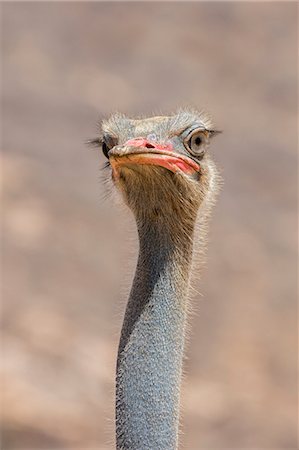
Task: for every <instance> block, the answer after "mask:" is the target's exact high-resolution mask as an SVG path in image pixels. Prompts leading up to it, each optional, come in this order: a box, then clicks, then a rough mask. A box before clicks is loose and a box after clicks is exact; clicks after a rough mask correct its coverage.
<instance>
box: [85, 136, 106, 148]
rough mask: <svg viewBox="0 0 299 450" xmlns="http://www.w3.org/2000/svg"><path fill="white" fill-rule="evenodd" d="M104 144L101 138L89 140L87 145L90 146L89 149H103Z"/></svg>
mask: <svg viewBox="0 0 299 450" xmlns="http://www.w3.org/2000/svg"><path fill="white" fill-rule="evenodd" d="M102 143H103V142H102V140H101V139H99V138H94V139H88V140H87V141H86V145H88V146H89V147H101V145H102Z"/></svg>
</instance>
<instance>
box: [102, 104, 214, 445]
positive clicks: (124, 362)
mask: <svg viewBox="0 0 299 450" xmlns="http://www.w3.org/2000/svg"><path fill="white" fill-rule="evenodd" d="M217 133H218V132H217V131H215V129H214V128H213V126H212V123H211V120H210V118H209V117H208V116H207V115H206V114H204V113H198V112H196V111H189V110H180V111H178V113H176V114H175V115H173V116H169V117H168V116H167V117H166V116H158V117H151V118H146V119H138V120H133V119H129V118H127V117H125V116H123V115H119V114H117V115H114V116H112V117H111V118H110V119H109V120H106V121H104V122H103V123H102V136H101V139H98V140H97V142H98V143H100V144H101V145H102V150H103V153H104V155H105V157H106V158H107V159H108V163H107V165H106V166H107V168H108V169H109V177H110V172H111V175H112V180H113V182H114V185H115V186H116V188H117V190H119V191H120V193H121V194H122V197H123V199H124V202H125V203H126V204H127V205H128V206H129V208H130V209H131V210H132V212H133V214H134V216H135V219H136V224H137V230H138V236H139V256H138V262H137V268H136V273H135V277H134V281H133V286H132V289H131V293H130V296H129V300H128V304H127V308H126V312H125V317H124V322H123V327H122V332H121V338H120V343H119V349H118V357H117V370H116V447H117V449H127V450H172V449H176V448H177V445H178V428H179V406H180V384H181V376H182V360H183V352H184V340H185V332H186V316H187V310H188V290H189V284H190V272H191V266H192V260H193V253H194V240H195V237H194V236H195V234H197V235H198V236H197V239H196V241H197V243H198V245H199V247H200V250H201V249H202V248H203V246H204V238H205V233H206V223H207V218H208V216H209V212H210V209H211V206H212V205H213V203H214V200H215V195H216V193H217V190H218V186H219V176H218V174H217V170H216V167H215V165H214V163H213V161H212V160H211V158H210V156H209V155H208V153H207V148H208V145H209V142H210V139H211V138H212V137H213V136H214V135H216V134H217ZM195 228H196V229H198V233H195Z"/></svg>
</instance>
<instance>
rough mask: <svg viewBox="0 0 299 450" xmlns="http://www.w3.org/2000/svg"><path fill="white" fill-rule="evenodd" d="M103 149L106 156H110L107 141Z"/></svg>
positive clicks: (103, 144)
mask: <svg viewBox="0 0 299 450" xmlns="http://www.w3.org/2000/svg"><path fill="white" fill-rule="evenodd" d="M102 150H103V153H104V155H105V156H106V158H109V156H108V152H109V148H108V146H107V144H106V142H103V143H102Z"/></svg>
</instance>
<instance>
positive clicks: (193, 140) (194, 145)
mask: <svg viewBox="0 0 299 450" xmlns="http://www.w3.org/2000/svg"><path fill="white" fill-rule="evenodd" d="M205 142H206V137H205V135H204V133H203V131H194V132H193V133H192V134H191V135H190V134H189V135H188V136H187V138H186V139H185V147H186V148H187V150H188V151H189V152H190V153H192V155H194V156H197V157H200V156H203V155H204V153H205V145H204V144H205Z"/></svg>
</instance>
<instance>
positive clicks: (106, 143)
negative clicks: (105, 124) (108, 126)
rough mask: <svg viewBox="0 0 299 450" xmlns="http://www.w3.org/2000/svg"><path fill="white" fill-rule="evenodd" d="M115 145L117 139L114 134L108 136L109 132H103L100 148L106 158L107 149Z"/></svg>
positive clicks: (107, 156)
mask: <svg viewBox="0 0 299 450" xmlns="http://www.w3.org/2000/svg"><path fill="white" fill-rule="evenodd" d="M115 145H117V139H116V138H115V137H114V136H110V135H109V134H105V135H104V136H103V140H102V150H103V153H104V156H106V158H109V155H108V153H109V150H111V149H112V148H113V147H114V146H115Z"/></svg>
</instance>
